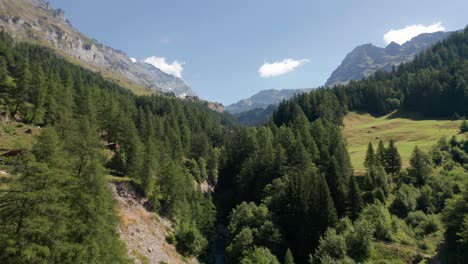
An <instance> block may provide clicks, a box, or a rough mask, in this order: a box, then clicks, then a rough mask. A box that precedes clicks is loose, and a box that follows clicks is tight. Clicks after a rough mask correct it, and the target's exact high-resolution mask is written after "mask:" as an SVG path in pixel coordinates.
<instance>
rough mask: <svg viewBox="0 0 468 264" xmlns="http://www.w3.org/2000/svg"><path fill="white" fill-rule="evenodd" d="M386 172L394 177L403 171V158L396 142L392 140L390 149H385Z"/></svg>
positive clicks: (389, 144)
mask: <svg viewBox="0 0 468 264" xmlns="http://www.w3.org/2000/svg"><path fill="white" fill-rule="evenodd" d="M384 167H385V171H386V172H387V173H390V174H392V175H396V174H397V173H398V172H400V170H401V157H400V153H399V152H398V149H397V147H396V146H395V141H393V139H390V142H389V143H388V147H387V148H386V149H385V164H384Z"/></svg>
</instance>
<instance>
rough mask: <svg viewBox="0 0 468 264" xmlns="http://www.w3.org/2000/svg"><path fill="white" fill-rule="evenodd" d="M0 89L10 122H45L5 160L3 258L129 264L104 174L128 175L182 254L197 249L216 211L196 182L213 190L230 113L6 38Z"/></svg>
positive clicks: (0, 42)
mask: <svg viewBox="0 0 468 264" xmlns="http://www.w3.org/2000/svg"><path fill="white" fill-rule="evenodd" d="M0 93H1V102H0V104H1V105H2V106H3V107H4V109H6V110H5V111H6V114H7V115H9V116H11V119H16V120H18V121H19V122H23V123H27V124H35V125H40V126H43V127H46V128H45V129H43V132H42V133H41V135H40V137H39V138H38V142H37V144H36V145H35V146H34V147H33V149H32V150H31V151H30V150H22V151H21V153H22V154H21V155H20V156H18V157H17V158H13V159H12V160H10V159H7V158H2V159H3V160H4V162H5V164H6V165H7V168H8V169H9V170H11V172H12V173H13V174H14V175H15V176H14V177H12V179H11V182H9V183H8V187H9V188H8V189H7V190H5V191H2V193H1V198H0V218H1V221H0V229H1V232H0V233H1V235H0V240H1V243H0V260H1V262H5V263H24V262H33V263H77V262H83V263H117V262H119V261H120V262H125V256H124V254H122V253H123V252H124V251H123V250H122V245H121V243H120V242H119V241H118V236H117V234H116V221H115V220H116V218H115V212H114V209H113V203H112V200H111V197H110V193H109V190H108V189H107V187H106V183H105V176H106V174H107V173H109V172H110V173H112V174H114V175H121V176H124V175H125V176H128V177H130V178H131V179H132V180H133V181H134V182H135V183H136V184H137V185H138V186H140V188H141V189H142V190H143V191H144V194H145V195H146V196H147V197H148V198H149V199H150V201H151V202H150V206H151V207H152V208H153V210H155V211H156V212H159V213H160V214H161V215H163V216H166V217H168V218H170V219H172V220H174V221H175V223H176V237H177V238H178V239H179V240H180V243H179V244H178V246H179V247H180V250H181V252H183V253H184V254H191V255H198V254H200V253H202V252H203V251H204V249H205V248H206V246H207V244H208V242H207V238H208V236H209V234H210V233H211V232H212V230H213V224H214V221H215V208H214V205H213V203H212V201H211V197H210V195H209V194H207V193H203V192H202V191H201V190H199V189H196V188H194V186H195V185H194V182H195V181H198V182H203V181H206V182H210V183H211V184H215V183H216V181H217V177H218V156H219V152H220V151H219V149H220V147H221V145H222V143H223V140H224V139H223V138H224V137H225V134H226V131H228V128H229V127H230V126H231V125H232V122H231V120H230V117H228V116H223V115H221V114H218V113H216V112H214V111H211V110H210V109H208V108H207V107H205V106H204V104H203V103H199V102H197V101H181V100H178V99H176V98H174V97H163V96H143V97H138V96H135V95H134V94H132V93H131V92H129V91H128V90H126V89H124V88H121V87H119V86H118V85H116V84H114V83H111V82H108V81H106V80H105V79H104V78H102V77H101V76H100V75H98V74H95V73H92V72H90V71H88V70H85V69H83V68H80V67H78V66H74V65H72V64H70V63H68V62H65V61H64V60H62V59H60V58H58V57H56V56H55V55H54V54H53V53H52V52H50V51H49V50H47V49H44V48H41V47H38V46H34V45H29V44H23V43H14V41H13V40H12V39H11V38H10V37H9V36H8V35H6V34H4V33H0ZM13 124H14V123H13ZM106 144H109V147H110V148H112V150H113V151H111V152H109V150H105V146H106ZM109 155H110V156H109ZM185 240H186V241H185ZM193 240H195V241H193ZM194 244H196V245H197V246H193V247H192V245H194ZM187 245H190V247H189V246H187Z"/></svg>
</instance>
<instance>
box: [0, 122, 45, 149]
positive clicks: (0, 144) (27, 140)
mask: <svg viewBox="0 0 468 264" xmlns="http://www.w3.org/2000/svg"><path fill="white" fill-rule="evenodd" d="M28 129H31V130H32V134H27V133H26V130H28ZM40 131H41V128H38V127H36V126H29V125H24V124H19V123H14V122H12V123H0V149H17V148H27V149H30V148H31V147H32V145H33V144H34V142H36V135H38V134H39V133H40ZM0 153H2V152H1V151H0Z"/></svg>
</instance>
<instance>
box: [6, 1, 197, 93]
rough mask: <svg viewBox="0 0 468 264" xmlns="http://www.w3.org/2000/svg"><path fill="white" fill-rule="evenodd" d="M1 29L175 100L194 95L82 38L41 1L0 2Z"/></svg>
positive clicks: (182, 85)
mask: <svg viewBox="0 0 468 264" xmlns="http://www.w3.org/2000/svg"><path fill="white" fill-rule="evenodd" d="M0 27H1V28H3V29H4V30H6V31H8V32H9V33H10V34H12V36H13V37H14V38H16V39H22V40H24V39H26V40H29V39H33V40H36V41H39V42H40V43H42V44H46V45H47V44H50V46H52V47H54V48H57V49H60V50H62V51H64V52H65V53H67V54H69V55H71V56H73V57H74V58H76V59H79V60H80V61H82V62H85V63H86V64H87V65H89V66H90V67H91V68H92V69H95V70H103V71H110V72H112V73H114V74H115V73H116V74H119V75H121V76H123V77H124V78H126V79H128V80H130V81H132V82H135V83H137V84H141V85H143V86H145V87H146V88H148V89H152V90H157V91H160V92H164V93H168V92H169V93H174V94H175V95H176V96H178V97H185V96H194V95H195V93H194V92H193V91H192V90H191V89H190V87H189V86H188V85H187V84H186V83H185V82H184V81H183V80H182V79H180V78H178V77H175V76H173V75H169V74H166V73H164V72H162V71H161V70H159V69H158V68H156V67H154V66H153V65H150V64H147V63H144V62H132V60H131V59H130V58H129V57H128V56H127V55H126V54H125V53H124V52H122V51H119V50H116V49H113V48H111V47H108V46H105V45H103V44H100V43H98V42H97V41H95V40H92V39H90V38H88V37H86V36H84V35H83V34H81V33H80V32H79V31H78V30H76V29H75V28H73V26H72V25H71V23H70V22H69V21H68V20H67V19H66V18H65V13H64V11H63V10H60V9H57V10H56V9H52V8H51V7H50V5H49V4H48V3H47V2H45V1H43V0H0Z"/></svg>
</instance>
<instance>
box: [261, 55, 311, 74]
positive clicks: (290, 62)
mask: <svg viewBox="0 0 468 264" xmlns="http://www.w3.org/2000/svg"><path fill="white" fill-rule="evenodd" d="M307 62H309V60H308V59H302V60H294V59H284V60H283V61H276V62H273V63H268V62H265V63H264V64H263V65H262V67H260V69H258V73H259V74H260V77H262V78H269V77H275V76H280V75H283V74H286V73H288V72H292V71H294V70H295V69H296V68H297V67H299V66H301V65H303V64H305V63H307Z"/></svg>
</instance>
